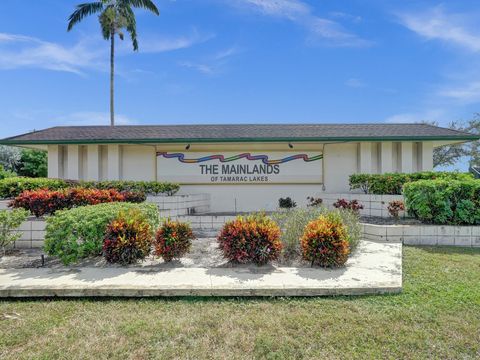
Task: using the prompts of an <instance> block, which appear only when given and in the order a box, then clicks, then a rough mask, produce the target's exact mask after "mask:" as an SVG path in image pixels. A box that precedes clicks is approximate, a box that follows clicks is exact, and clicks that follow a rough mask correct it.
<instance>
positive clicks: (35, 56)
mask: <svg viewBox="0 0 480 360" xmlns="http://www.w3.org/2000/svg"><path fill="white" fill-rule="evenodd" d="M212 36H213V35H201V34H199V33H198V32H197V31H193V32H192V33H191V34H190V35H187V36H178V37H168V36H154V35H150V36H146V37H145V39H146V40H145V41H144V42H142V43H140V46H141V48H140V52H144V53H160V52H167V51H173V50H179V49H185V48H189V47H191V46H194V45H195V44H198V43H201V42H205V41H207V40H209V39H210V38H212ZM118 50H119V51H118V52H117V55H121V56H127V55H129V54H132V53H133V52H132V50H131V44H130V43H129V41H128V40H125V41H124V42H123V43H122V44H120V46H119V48H118ZM108 51H109V47H108V46H107V44H106V43H105V42H104V41H103V40H102V39H101V38H100V37H99V36H94V37H89V38H83V39H81V40H80V41H77V42H76V43H75V44H74V45H71V46H67V45H62V44H59V43H55V42H49V41H44V40H41V39H38V38H34V37H30V36H25V35H19V34H8V33H0V70H11V69H18V68H36V69H46V70H53V71H63V72H70V73H75V74H83V73H84V72H85V70H92V69H94V70H100V71H108V59H109V53H108Z"/></svg>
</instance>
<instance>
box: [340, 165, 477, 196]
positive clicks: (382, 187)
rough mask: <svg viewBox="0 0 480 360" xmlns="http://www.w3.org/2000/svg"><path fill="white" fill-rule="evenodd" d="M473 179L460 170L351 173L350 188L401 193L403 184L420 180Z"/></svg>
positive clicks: (381, 193)
mask: <svg viewBox="0 0 480 360" xmlns="http://www.w3.org/2000/svg"><path fill="white" fill-rule="evenodd" d="M436 179H439V180H462V181H463V180H471V179H473V176H472V174H469V173H460V172H436V171H425V172H417V173H411V174H405V173H391V174H353V175H350V189H351V190H355V189H361V190H363V191H364V192H365V194H377V195H400V194H402V189H403V185H404V184H406V183H408V182H413V181H419V180H436Z"/></svg>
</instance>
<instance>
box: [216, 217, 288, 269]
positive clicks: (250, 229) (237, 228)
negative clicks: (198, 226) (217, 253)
mask: <svg viewBox="0 0 480 360" xmlns="http://www.w3.org/2000/svg"><path fill="white" fill-rule="evenodd" d="M218 243H219V247H220V249H221V250H222V252H223V255H224V256H225V258H226V259H228V260H230V261H232V262H236V263H242V264H244V263H249V262H252V263H254V264H257V265H259V266H260V265H264V264H266V263H268V262H269V261H273V260H276V259H278V258H279V256H280V253H281V251H282V242H281V241H280V228H279V227H278V225H277V224H276V223H275V222H274V221H273V220H271V219H270V218H268V217H266V216H265V215H263V214H256V215H249V216H239V217H237V218H236V219H235V220H233V221H229V222H227V223H226V224H225V225H224V226H223V228H222V230H221V232H220V235H219V236H218Z"/></svg>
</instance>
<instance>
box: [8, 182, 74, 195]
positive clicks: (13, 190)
mask: <svg viewBox="0 0 480 360" xmlns="http://www.w3.org/2000/svg"><path fill="white" fill-rule="evenodd" d="M74 185H75V182H71V181H65V180H61V179H47V178H28V177H11V178H6V179H3V180H0V198H3V199H10V198H14V197H17V196H18V195H20V194H21V193H23V192H24V191H26V190H38V189H45V190H60V189H66V188H68V187H72V186H74Z"/></svg>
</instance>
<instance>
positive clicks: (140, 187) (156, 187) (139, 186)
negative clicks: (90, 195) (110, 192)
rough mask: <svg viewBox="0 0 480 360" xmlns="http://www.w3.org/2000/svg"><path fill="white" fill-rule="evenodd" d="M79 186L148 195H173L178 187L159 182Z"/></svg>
mask: <svg viewBox="0 0 480 360" xmlns="http://www.w3.org/2000/svg"><path fill="white" fill-rule="evenodd" d="M80 184H81V186H83V187H86V188H96V189H116V190H118V191H140V192H143V193H145V194H149V195H158V194H166V195H169V196H171V195H174V194H175V193H177V192H178V190H180V185H178V184H173V183H167V182H159V181H123V180H117V181H82V182H80Z"/></svg>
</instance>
